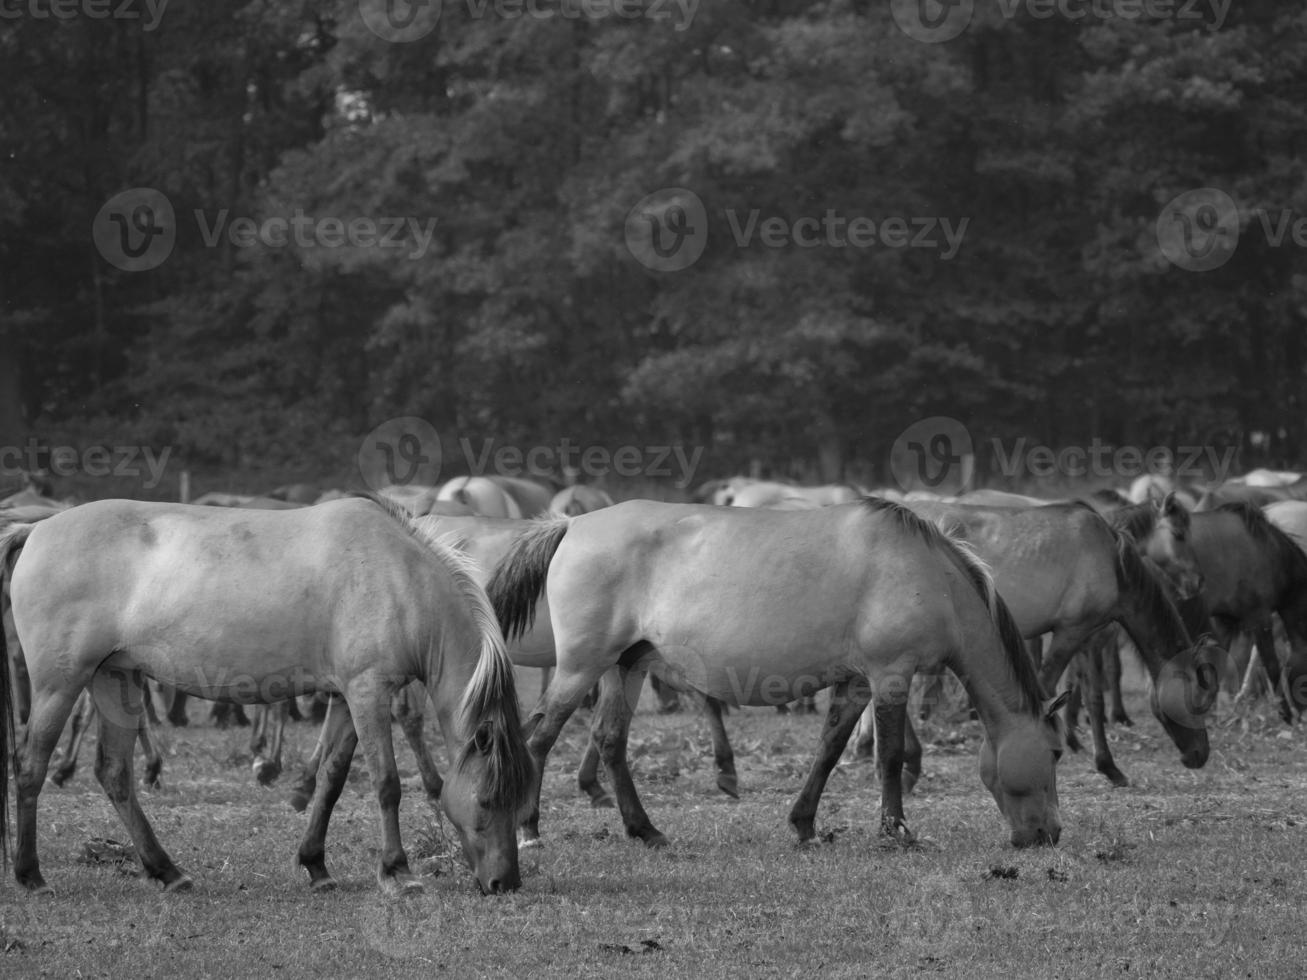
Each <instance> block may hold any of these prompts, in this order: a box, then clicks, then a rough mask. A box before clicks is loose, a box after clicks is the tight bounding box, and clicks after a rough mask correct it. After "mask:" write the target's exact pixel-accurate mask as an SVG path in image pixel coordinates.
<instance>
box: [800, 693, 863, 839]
mask: <svg viewBox="0 0 1307 980" xmlns="http://www.w3.org/2000/svg"><path fill="white" fill-rule="evenodd" d="M870 702H871V686H870V685H869V684H868V683H867V679H866V678H865V677H863V676H862V675H860V674H859V675H857V676H856V677H852V678H850V679H848V680H845V681H841V682H840V683H838V684H836V685H835V687H834V688H832V689H831V698H830V706H829V707H828V708H827V709H826V724H825V725H824V726H823V727H822V731H821V742H820V743H819V744H818V746H817V753H816V755H815V756H814V757H813V760H812V767H811V768H810V769H809V770H808V778H807V780H806V781H805V782H804V784H803V789H802V790H800V791H799V795H798V798H797V799H796V800H795V801H794V805H793V806H792V807H790V826H791V827H793V828H794V832H795V833H796V834H798V835H799V842H800V843H803V842H805V841H810V840H812V838H813V837H815V836H816V817H817V805H818V804H819V803H820V802H821V794H822V793H823V792H824V791H825V789H826V780H827V779H829V778H830V774H831V770H833V769H834V768H835V764H836V763H837V762H839V759H840V755H841V754H842V753H843V752H844V747H845V746H846V745H847V744H848V742H849V736H850V735H851V734H853V726H854V725H856V724H857V723H858V718H859V716H860V715H861V714H862V712H863V709H865V708H866V707H867V705H868V704H869V703H870ZM878 734H879V733H878Z"/></svg>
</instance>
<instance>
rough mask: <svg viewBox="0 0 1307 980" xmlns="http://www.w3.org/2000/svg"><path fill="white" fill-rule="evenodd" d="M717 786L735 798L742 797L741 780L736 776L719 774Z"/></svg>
mask: <svg viewBox="0 0 1307 980" xmlns="http://www.w3.org/2000/svg"><path fill="white" fill-rule="evenodd" d="M717 788H718V789H719V790H721V791H722V792H723V793H725V794H726V795H727V796H729V797H730V798H731V799H733V800H738V799H739V798H740V780H739V779H738V778H737V777H735V776H718V777H717Z"/></svg>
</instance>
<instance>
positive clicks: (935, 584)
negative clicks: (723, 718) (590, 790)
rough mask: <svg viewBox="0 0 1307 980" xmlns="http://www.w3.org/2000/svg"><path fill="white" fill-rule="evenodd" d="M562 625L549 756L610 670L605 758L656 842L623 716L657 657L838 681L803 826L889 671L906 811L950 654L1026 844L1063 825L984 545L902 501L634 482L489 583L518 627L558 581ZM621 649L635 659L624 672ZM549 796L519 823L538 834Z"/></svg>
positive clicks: (814, 684)
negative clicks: (905, 744) (662, 491)
mask: <svg viewBox="0 0 1307 980" xmlns="http://www.w3.org/2000/svg"><path fill="white" fill-rule="evenodd" d="M546 583H547V592H548V604H549V609H550V614H551V617H552V619H553V626H554V637H555V641H556V645H557V656H558V667H557V671H556V674H555V678H554V681H553V683H552V684H551V685H550V688H549V691H548V693H547V694H546V695H545V696H544V697H543V698H542V699H541V702H540V704H538V705H537V706H536V708H535V709H534V710H533V711H532V713H531V715H530V717H529V719H528V722H527V729H528V731H529V744H530V746H531V751H532V754H533V755H534V757H535V759H536V761H537V763H538V771H537V781H536V786H535V791H536V799H537V801H538V800H539V787H540V784H539V773H540V771H542V770H543V765H544V762H545V759H546V758H547V756H548V754H549V750H550V749H551V748H552V746H553V744H554V742H555V740H556V739H557V738H558V735H559V733H560V732H561V731H562V728H563V725H564V724H565V723H566V721H567V719H568V718H569V717H570V716H571V714H572V712H573V711H574V710H575V709H576V707H577V705H578V704H579V703H580V701H581V699H582V698H583V697H584V696H585V694H586V692H587V691H588V690H589V689H590V687H591V686H592V685H593V684H594V683H595V681H596V680H599V679H600V678H601V677H602V678H603V679H602V681H601V687H600V691H601V693H600V703H599V719H598V721H597V724H598V728H597V729H596V730H595V731H594V737H596V738H597V739H598V741H599V743H600V746H601V751H602V754H603V760H604V764H605V766H606V767H607V769H608V772H609V774H610V775H611V776H612V779H613V784H614V789H615V792H616V796H617V802H618V807H619V809H620V810H621V813H622V817H623V821H624V823H625V825H626V829H627V833H628V834H630V835H631V836H633V837H639V838H640V839H641V840H643V841H644V842H645V843H646V844H649V845H653V846H657V845H661V844H665V843H666V838H665V837H664V836H663V835H662V834H661V833H660V832H659V831H658V830H657V829H656V828H655V827H654V826H653V824H652V822H651V821H650V820H649V817H648V815H647V814H646V813H645V811H644V808H643V806H642V805H641V803H640V800H639V797H638V795H637V794H636V791H635V786H634V783H633V781H632V779H631V774H630V770H629V769H628V767H627V762H626V740H627V728H628V726H629V723H630V717H631V711H632V710H633V706H634V705H635V703H636V701H637V699H638V695H639V690H640V686H641V684H642V683H643V679H644V673H645V670H646V669H647V666H648V664H649V663H650V662H651V661H656V660H660V661H662V663H663V665H664V669H666V670H668V671H669V672H670V673H672V674H675V675H676V676H678V677H679V678H680V683H681V684H683V685H684V686H687V687H691V688H693V689H695V690H698V691H700V692H701V693H703V694H707V695H711V696H713V697H716V698H718V699H720V700H722V701H725V702H728V703H733V704H777V703H782V702H785V701H790V700H793V699H794V698H795V697H797V696H799V695H801V694H805V693H812V692H814V691H816V690H820V689H821V688H824V687H827V686H831V685H834V686H835V691H834V692H833V694H832V697H831V707H830V715H829V718H828V721H827V724H826V725H825V726H824V727H823V730H822V741H821V746H820V748H819V750H818V755H817V758H816V760H815V761H814V763H813V767H812V771H811V772H810V774H809V777H808V780H807V783H806V784H805V786H804V788H803V791H802V793H801V794H800V796H799V799H798V801H797V802H796V803H795V805H794V807H793V809H792V810H791V813H790V823H791V825H792V826H793V827H794V828H795V830H796V831H797V832H798V834H799V836H800V838H801V839H803V840H807V839H811V838H812V837H813V835H814V833H815V828H814V818H815V814H816V808H817V803H818V801H819V800H820V796H821V792H822V789H823V788H824V786H825V783H826V779H827V777H828V775H829V774H830V771H831V769H832V768H833V767H834V765H835V763H836V761H837V760H838V758H839V754H840V752H841V751H842V750H843V748H844V744H845V742H847V740H848V737H849V733H850V732H851V731H852V729H853V726H854V724H855V722H856V721H857V719H858V715H859V714H860V713H861V711H862V709H863V707H864V706H865V705H866V704H867V702H868V700H870V698H871V694H872V691H873V690H874V691H875V693H876V696H877V698H878V702H877V721H878V731H877V734H878V735H879V736H880V742H881V745H882V758H884V759H885V765H884V768H883V777H882V779H883V782H882V827H884V828H886V829H887V830H889V831H890V832H898V831H899V830H900V829H905V828H904V825H903V803H902V786H901V778H900V777H901V767H902V740H903V731H904V714H905V703H906V698H907V692H908V685H909V682H910V681H911V678H912V675H913V674H914V673H916V672H917V671H918V670H921V669H928V668H932V667H935V666H937V665H939V664H941V663H942V664H944V665H946V666H948V667H949V668H950V669H952V670H953V671H954V672H955V673H956V674H958V676H959V677H960V678H961V679H962V680H963V683H964V684H966V685H967V686H968V690H969V692H970V694H971V697H972V699H973V701H974V703H975V704H976V707H977V710H978V711H979V713H980V716H981V719H982V723H983V724H984V726H985V731H986V737H985V739H984V741H983V743H982V746H981V752H980V770H981V778H982V781H983V782H984V783H985V785H986V786H987V787H988V788H989V789H990V791H991V792H992V793H993V795H994V798H995V800H996V802H997V803H998V806H999V809H1000V811H1001V812H1002V813H1003V815H1004V816H1005V817H1006V819H1007V821H1008V824H1009V827H1010V830H1011V835H1012V841H1013V843H1014V844H1018V845H1026V844H1034V843H1043V842H1056V841H1057V838H1058V835H1059V834H1060V832H1061V818H1060V815H1059V812H1058V803H1057V789H1056V777H1055V771H1054V767H1055V763H1056V759H1057V756H1058V754H1059V753H1060V751H1061V738H1060V736H1059V733H1058V729H1057V726H1056V723H1055V722H1053V721H1050V720H1049V711H1050V706H1048V705H1045V704H1044V703H1043V699H1042V697H1041V695H1040V688H1039V683H1038V679H1037V677H1036V675H1035V672H1034V670H1033V668H1032V666H1031V664H1030V662H1029V660H1028V658H1027V657H1026V655H1025V651H1024V650H1023V649H1022V647H1021V641H1020V637H1019V635H1018V634H1017V632H1016V629H1015V626H1014V624H1013V623H1012V620H1011V617H1010V615H1009V614H1008V612H1007V607H1006V606H1005V605H1004V604H1003V602H1002V600H1001V599H1000V598H999V596H998V593H997V591H996V590H995V589H994V587H993V583H992V581H991V579H990V577H989V574H988V572H987V571H986V570H985V568H984V566H983V564H982V563H980V562H979V561H977V560H976V559H975V558H974V557H972V556H971V555H970V554H969V553H968V552H967V551H966V550H964V548H962V547H959V546H958V545H957V544H955V543H954V542H953V541H952V540H950V539H949V538H948V537H947V536H946V535H944V534H943V533H942V532H940V531H939V530H938V529H937V528H935V527H934V525H932V524H930V523H929V522H926V521H922V520H920V519H918V518H916V517H915V516H914V515H913V514H912V513H911V512H910V511H907V510H906V509H904V508H902V507H901V506H899V505H897V504H893V503H890V502H888V501H884V500H879V499H876V498H869V499H867V500H865V501H863V502H861V503H857V504H850V505H845V506H841V507H829V508H822V509H820V510H812V511H792V512H783V511H768V510H760V509H752V508H738V507H733V508H721V507H701V506H695V505H687V504H665V503H656V502H653V501H629V502H626V503H622V504H618V505H617V506H615V507H609V508H606V509H604V510H601V511H597V512H595V513H593V514H586V515H584V516H582V517H577V518H572V519H570V520H565V519H561V518H560V519H554V520H551V521H548V522H542V523H541V524H540V525H539V527H537V528H535V529H533V530H532V531H531V532H529V533H528V534H526V535H524V536H523V537H522V538H521V539H520V540H519V542H518V543H517V544H516V545H515V546H514V547H513V550H512V551H510V553H509V554H508V556H507V557H506V558H505V560H504V562H503V563H502V564H501V565H500V568H499V570H498V572H496V575H495V578H494V580H492V582H491V585H490V589H489V591H490V593H491V596H492V599H493V601H494V602H495V608H496V611H497V613H498V614H499V618H500V622H501V623H503V624H504V626H505V633H506V635H508V636H516V635H517V634H518V633H519V632H520V631H521V630H522V629H524V628H527V627H528V626H529V624H530V618H531V616H532V614H533V611H534V609H535V607H536V602H537V599H538V597H539V595H540V593H541V591H542V589H543V588H544V587H545V586H546ZM613 667H618V668H619V671H618V672H616V673H614V672H612V668H613ZM538 819H539V811H538V806H537V810H536V812H535V813H534V814H533V815H532V817H531V818H530V819H529V820H528V821H527V823H526V825H525V826H524V827H523V833H524V835H525V836H526V838H527V839H532V838H534V837H535V836H536V835H537V834H538Z"/></svg>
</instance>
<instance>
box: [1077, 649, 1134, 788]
mask: <svg viewBox="0 0 1307 980" xmlns="http://www.w3.org/2000/svg"><path fill="white" fill-rule="evenodd" d="M1115 652H1116V645H1115V641H1114V637H1110V636H1109V637H1106V638H1103V639H1101V640H1100V641H1099V642H1097V643H1095V644H1094V645H1093V647H1092V648H1091V649H1089V650H1086V651H1085V652H1084V654H1082V656H1083V657H1084V659H1085V670H1084V678H1085V690H1086V693H1087V694H1088V697H1087V698H1086V701H1087V707H1088V708H1089V729H1090V732H1091V733H1092V735H1093V739H1094V767H1095V768H1096V769H1097V770H1098V771H1099V772H1101V773H1102V774H1103V775H1104V776H1106V777H1107V778H1108V779H1109V780H1110V781H1111V783H1112V785H1113V786H1118V787H1120V786H1129V785H1130V780H1129V779H1127V778H1126V777H1125V774H1124V773H1123V772H1121V770H1120V769H1118V768H1117V767H1116V760H1115V759H1113V758H1112V750H1111V749H1110V748H1109V747H1108V744H1107V724H1106V717H1107V702H1106V699H1105V698H1104V696H1103V695H1104V690H1103V689H1104V687H1105V686H1106V684H1107V670H1106V666H1105V664H1104V661H1105V660H1106V659H1107V658H1108V657H1110V656H1113V655H1114V654H1115Z"/></svg>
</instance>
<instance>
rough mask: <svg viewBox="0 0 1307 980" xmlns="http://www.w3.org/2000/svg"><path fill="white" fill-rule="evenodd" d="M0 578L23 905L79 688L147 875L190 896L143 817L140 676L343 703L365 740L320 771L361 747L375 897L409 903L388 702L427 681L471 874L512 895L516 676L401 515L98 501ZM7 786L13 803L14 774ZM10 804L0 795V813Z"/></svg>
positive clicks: (16, 556)
mask: <svg viewBox="0 0 1307 980" xmlns="http://www.w3.org/2000/svg"><path fill="white" fill-rule="evenodd" d="M0 572H2V573H3V574H4V576H5V577H6V578H7V579H9V586H10V596H11V600H12V603H13V614H14V625H15V627H16V630H17V634H18V639H19V642H20V643H22V645H23V651H24V653H25V654H26V657H27V664H28V671H29V674H30V676H31V683H32V712H31V717H30V719H29V723H28V726H27V732H26V736H25V739H24V742H23V744H22V746H21V750H20V752H19V753H18V757H17V763H18V764H17V767H16V769H17V789H18V794H17V795H18V806H17V851H16V856H15V862H14V867H15V872H16V875H17V878H18V881H19V883H20V884H21V885H23V886H24V887H26V888H28V889H30V890H33V891H42V890H45V889H46V888H47V885H46V883H45V879H44V878H43V877H42V875H41V871H40V868H39V865H38V860H37V853H36V830H37V800H38V798H39V795H40V792H41V787H42V785H43V783H44V781H45V776H46V771H47V767H48V765H49V761H50V754H51V752H52V751H53V749H54V746H55V743H56V742H57V740H58V738H59V733H60V731H62V729H63V726H64V723H65V722H66V721H67V718H68V714H69V712H70V711H71V710H72V708H73V704H74V702H75V701H76V699H77V696H78V694H79V693H80V692H81V690H82V689H83V688H84V687H87V686H88V685H89V686H90V688H91V692H92V695H93V696H94V697H95V699H96V707H97V709H98V712H99V716H100V727H99V751H98V753H97V763H96V775H97V777H98V778H99V780H100V783H101V785H102V786H103V787H104V789H105V792H106V793H107V794H108V796H109V798H110V800H111V801H112V802H113V804H114V806H115V808H116V809H117V811H118V814H119V816H120V818H121V819H122V820H123V823H124V824H125V825H126V826H127V829H128V831H129V832H130V833H131V836H132V840H133V842H134V844H135V846H136V851H137V854H138V856H139V857H140V860H141V863H142V865H143V866H144V868H145V871H146V872H147V873H148V874H149V875H150V876H151V877H152V878H155V879H157V880H159V881H161V882H162V883H163V884H164V886H165V887H166V888H168V889H170V890H173V889H179V888H186V887H189V885H190V883H191V879H190V878H189V877H188V876H187V875H186V874H185V873H184V872H182V871H181V870H180V869H179V868H178V867H177V866H176V865H175V864H174V863H173V861H172V859H171V858H170V857H169V856H168V854H167V852H165V851H164V849H163V848H162V847H161V846H160V844H159V842H158V840H157V839H156V838H155V836H154V832H153V830H152V829H151V827H150V825H149V823H148V821H147V820H146V818H145V815H144V814H143V813H142V812H141V808H140V805H139V803H138V802H137V799H136V788H135V781H134V779H133V778H132V748H133V746H134V744H135V741H136V737H137V732H138V730H139V728H140V718H141V715H142V713H143V706H142V695H143V691H142V684H143V680H142V674H148V675H149V676H151V677H153V678H155V679H156V680H159V681H161V682H163V683H166V684H168V685H170V686H172V687H176V688H180V689H182V690H186V691H189V692H190V693H192V694H196V695H199V696H201V697H208V698H213V699H221V700H229V701H237V702H243V703H246V704H253V703H257V702H268V701H279V700H284V699H285V698H287V697H292V696H296V695H299V694H305V693H310V692H313V691H328V692H335V693H339V694H342V695H343V696H344V698H345V700H346V701H347V702H348V703H349V704H350V707H351V715H352V717H353V723H354V724H355V725H356V726H357V731H358V736H357V739H355V738H351V739H348V740H347V742H346V745H345V746H342V747H341V749H340V750H339V752H338V753H337V754H336V756H334V757H333V759H329V760H328V763H327V764H328V765H332V764H339V761H340V758H341V757H346V756H347V755H348V754H352V752H353V749H354V742H355V741H357V740H359V739H361V741H362V742H363V747H364V751H365V752H366V753H367V756H368V769H369V771H370V772H371V774H372V780H373V787H374V790H375V792H376V798H377V806H378V810H379V814H380V818H381V830H382V846H381V849H380V852H379V858H378V863H377V879H378V882H379V883H380V884H381V886H382V888H383V889H384V890H385V891H387V892H390V893H399V892H403V891H407V890H412V889H416V888H420V887H421V883H420V882H419V881H418V879H417V878H416V877H415V876H413V875H412V874H411V873H410V871H409V868H408V859H407V856H406V855H405V853H404V849H403V846H402V843H401V841H400V833H399V795H400V789H399V775H398V773H397V771H396V768H395V755H394V746H393V744H392V741H391V734H390V695H391V693H392V692H394V691H396V690H398V689H399V688H400V687H402V686H403V685H404V684H406V683H407V682H408V681H409V680H411V679H414V678H416V679H418V680H421V681H422V682H423V683H424V684H426V686H427V689H428V690H429V691H430V692H431V693H432V697H433V698H434V700H435V704H436V713H437V716H438V718H439V720H440V724H441V727H442V729H443V730H444V733H445V742H446V745H448V746H451V747H455V746H457V747H458V759H457V761H456V762H455V764H454V765H453V767H452V768H451V769H450V777H449V779H448V781H447V782H446V785H445V789H444V793H443V796H442V803H443V805H444V808H445V812H446V814H447V815H448V816H449V818H450V821H451V822H452V824H453V826H454V828H455V830H456V832H457V833H458V836H459V839H460V841H461V843H462V845H463V851H464V855H465V856H466V858H467V859H468V862H469V864H470V865H471V866H472V868H473V870H474V872H475V874H476V878H477V882H478V884H479V885H480V886H481V888H482V889H483V890H485V891H501V890H506V889H512V888H516V887H518V886H519V884H520V875H519V872H518V861H517V843H516V839H515V837H514V826H515V825H516V823H517V822H518V819H519V815H520V808H521V806H522V803H523V800H524V798H525V793H526V791H527V789H528V787H529V785H530V783H531V780H532V768H531V762H530V758H529V756H528V755H527V754H526V752H525V745H524V743H523V741H522V733H521V729H520V725H519V721H518V714H517V698H516V693H515V690H514V687H513V674H512V664H511V663H510V661H509V660H508V656H507V654H506V653H505V652H504V647H503V638H502V635H501V634H500V632H499V629H498V627H497V626H496V624H495V622H494V613H493V612H492V610H491V609H490V607H489V604H488V602H487V601H486V596H485V593H484V592H483V591H482V589H481V587H480V586H479V585H477V583H476V581H475V579H474V578H473V576H472V575H471V574H470V572H469V570H468V568H467V564H466V561H465V560H464V559H463V558H462V557H461V556H459V555H458V554H457V553H456V552H454V551H453V550H452V549H450V548H448V547H446V546H444V545H442V544H440V543H439V542H436V541H432V540H430V539H429V538H427V537H425V536H423V535H422V534H421V532H420V531H418V530H417V529H416V528H414V527H412V526H411V525H410V524H409V523H408V522H407V519H406V518H405V517H404V516H402V515H401V513H400V512H399V510H398V509H397V508H395V507H393V506H389V507H387V506H386V505H384V504H383V503H382V502H381V501H380V500H376V501H367V500H347V501H338V502H335V503H330V504H323V505H321V506H318V507H308V508H303V509H299V510H293V511H285V512H277V511H258V510H252V511H232V510H228V509H225V508H208V507H192V506H187V505H182V504H146V503H138V502H134V501H123V500H109V501H98V502H95V503H91V504H85V505H83V506H81V507H77V508H75V509H73V510H71V511H68V512H66V513H64V514H59V515H56V516H55V517H52V518H50V519H49V520H46V521H44V522H42V523H40V524H36V525H17V526H13V527H11V528H10V529H9V530H7V531H5V532H0ZM5 663H6V665H7V658H5ZM3 679H4V681H5V682H6V684H7V682H8V670H7V666H6V667H5V668H4V678H3ZM8 712H9V706H8V699H7V698H4V699H0V713H3V714H4V715H6V717H3V718H0V758H8V746H7V745H6V744H4V743H5V742H7V737H8V736H7V732H8V731H9V727H10V726H9V722H10V721H11V719H10V718H9V717H7V715H8ZM346 761H347V758H346ZM0 771H3V773H4V776H3V777H0V783H4V784H7V774H8V768H7V767H5V768H4V769H3V770H0ZM7 795H8V787H7V785H0V798H5V797H7ZM327 809H328V806H327V801H326V800H325V799H324V798H323V796H322V795H321V794H319V795H318V796H317V797H315V799H314V813H313V815H312V817H311V818H310V821H309V830H308V833H307V834H306V837H305V840H306V841H310V842H313V844H314V845H315V846H312V847H306V846H305V845H301V849H300V853H299V860H300V864H301V865H303V866H304V867H305V868H306V870H307V871H308V873H309V876H310V879H311V881H312V883H313V885H314V887H315V888H322V887H329V886H330V885H332V884H333V882H332V879H331V877H330V875H329V874H328V873H327V869H326V865H325V863H324V861H323V849H322V847H321V840H322V837H323V836H324V835H325V831H326V822H325V821H326V816H325V814H326V812H327ZM0 812H3V811H2V810H0ZM6 830H7V828H0V838H3V837H4V836H5V833H4V831H6Z"/></svg>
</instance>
